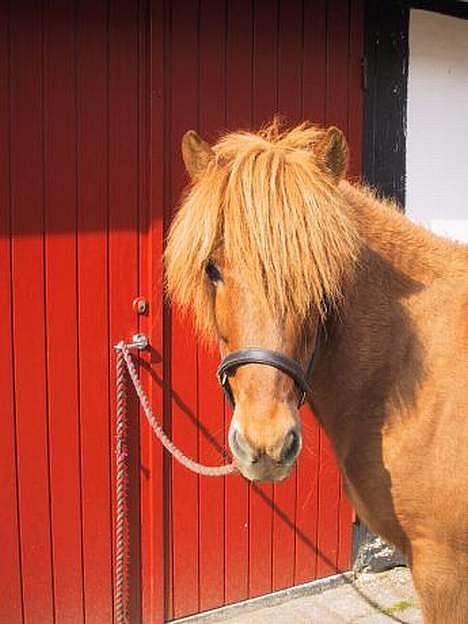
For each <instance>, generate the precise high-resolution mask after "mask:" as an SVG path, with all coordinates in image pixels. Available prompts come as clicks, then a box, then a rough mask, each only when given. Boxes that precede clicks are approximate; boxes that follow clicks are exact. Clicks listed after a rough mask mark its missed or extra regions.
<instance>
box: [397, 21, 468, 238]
mask: <svg viewBox="0 0 468 624" xmlns="http://www.w3.org/2000/svg"><path fill="white" fill-rule="evenodd" d="M406 149H407V152H406V172H407V181H406V208H407V214H408V215H409V216H410V217H411V218H413V219H414V220H416V221H418V222H419V223H424V224H425V225H427V226H428V227H430V228H431V229H432V230H434V231H438V232H439V233H443V234H446V235H449V236H452V237H454V238H458V239H460V240H464V241H466V242H468V20H462V19H459V18H456V17H450V16H446V15H440V14H438V13H432V12H429V11H421V10H416V9H412V10H411V13H410V28H409V74H408V129H407V148H406Z"/></svg>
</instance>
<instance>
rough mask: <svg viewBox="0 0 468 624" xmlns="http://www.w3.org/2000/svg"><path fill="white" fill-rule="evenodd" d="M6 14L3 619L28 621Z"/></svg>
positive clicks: (0, 34) (2, 81)
mask: <svg viewBox="0 0 468 624" xmlns="http://www.w3.org/2000/svg"><path fill="white" fill-rule="evenodd" d="M9 8H10V7H7V10H5V12H4V13H2V15H1V16H0V144H1V145H3V149H2V150H1V152H0V206H1V207H2V208H1V209H0V326H1V327H2V330H3V348H2V350H1V353H0V370H1V371H2V373H1V375H0V404H1V405H2V413H3V418H2V420H1V425H0V483H1V484H2V486H1V487H0V543H1V544H2V565H1V566H0V587H2V600H1V601H0V623H1V624H11V622H18V624H22V622H23V612H22V611H23V604H22V603H23V599H22V587H21V563H20V543H19V518H18V482H17V470H16V461H17V460H16V423H15V403H14V385H15V382H14V377H13V339H12V300H11V297H12V292H11V268H12V267H11V224H10V219H11V210H10V206H11V189H10V150H11V142H10V121H11V111H10V88H11V84H10V15H9Z"/></svg>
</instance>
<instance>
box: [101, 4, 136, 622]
mask: <svg viewBox="0 0 468 624" xmlns="http://www.w3.org/2000/svg"><path fill="white" fill-rule="evenodd" d="M138 71H139V68H138V4H136V3H135V2H133V1H132V0H120V1H117V0H116V1H114V2H112V3H111V5H110V13H109V83H108V88H109V109H108V111H109V113H108V114H109V163H108V172H109V297H110V298H109V310H110V318H109V328H110V339H111V345H113V344H115V343H116V342H117V341H118V340H120V339H121V338H122V337H123V338H126V339H128V338H129V337H131V336H132V335H133V334H134V333H135V332H136V330H137V328H138V319H137V315H136V312H135V311H134V310H133V307H132V302H133V300H134V299H135V297H136V296H137V295H138V287H139V284H138V258H139V249H138V242H139V241H138V228H139V224H138V207H139V189H138V181H139V167H140V162H139V145H138V139H139V132H138V115H139V107H138ZM111 345H109V346H111ZM136 357H137V358H138V354H136ZM114 364H115V360H114V358H113V359H112V366H111V374H110V380H111V386H110V391H111V410H112V411H111V413H112V415H114V414H115V366H114ZM127 405H128V413H127V418H128V446H129V450H128V452H129V457H128V466H129V467H128V471H129V472H128V479H129V484H130V486H129V489H128V496H129V499H128V507H129V514H128V519H129V528H130V538H129V539H130V544H131V545H130V548H131V557H130V560H129V579H130V613H129V617H130V619H133V620H135V621H140V620H141V600H140V598H141V594H140V581H141V576H140V574H141V568H140V499H139V491H140V483H139V478H140V462H139V423H138V409H137V403H136V399H135V394H134V393H133V392H131V391H130V392H128V393H127ZM114 441H115V440H114V436H113V437H112V445H111V451H112V457H114V450H115V449H114ZM113 477H114V474H113ZM113 485H114V484H113ZM112 491H113V493H114V487H113V488H112ZM113 499H114V494H113ZM113 503H114V509H115V500H113ZM114 546H115V545H114Z"/></svg>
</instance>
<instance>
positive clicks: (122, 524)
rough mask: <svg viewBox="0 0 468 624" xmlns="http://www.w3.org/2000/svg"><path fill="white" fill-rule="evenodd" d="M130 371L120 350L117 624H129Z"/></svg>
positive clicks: (116, 495) (116, 427) (116, 568)
mask: <svg viewBox="0 0 468 624" xmlns="http://www.w3.org/2000/svg"><path fill="white" fill-rule="evenodd" d="M126 373H127V371H126V365H125V360H124V358H123V356H122V352H121V351H118V352H117V363H116V388H117V397H116V398H117V401H116V417H115V438H116V440H115V463H116V476H115V499H116V501H115V592H114V619H115V622H116V624H128V622H129V616H128V603H129V600H128V596H129V592H128V560H129V530H128V446H127V374H126Z"/></svg>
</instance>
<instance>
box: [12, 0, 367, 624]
mask: <svg viewBox="0 0 468 624" xmlns="http://www.w3.org/2000/svg"><path fill="white" fill-rule="evenodd" d="M6 4H7V3H4V7H6V8H5V9H2V12H1V14H0V142H1V145H2V149H1V150H0V326H1V327H2V336H3V339H2V343H1V344H2V348H1V349H0V404H1V406H2V408H1V409H2V413H1V419H0V470H1V472H0V482H1V484H2V485H1V487H0V543H1V544H2V560H1V563H0V587H1V588H2V589H1V594H0V624H17V623H18V624H49V623H57V624H62V623H68V622H69V623H70V624H71V623H73V624H78V623H79V622H85V621H86V623H87V624H90V623H91V624H92V623H96V624H98V623H99V624H101V623H102V622H111V621H112V581H113V579H112V574H113V561H112V559H113V552H112V551H113V549H112V509H113V506H114V500H113V494H112V491H113V490H112V485H113V465H112V458H113V450H114V449H113V435H112V414H113V408H114V388H113V384H114V360H113V352H112V348H111V347H112V344H114V343H115V342H117V341H118V340H119V339H120V338H121V337H128V336H130V335H131V334H133V333H134V332H135V331H136V330H137V329H140V330H143V331H145V332H146V333H147V334H148V335H149V336H150V337H151V342H152V347H153V349H152V351H151V352H150V353H147V354H145V355H144V356H143V359H144V360H145V362H146V364H150V365H151V366H143V367H142V368H141V374H142V377H143V380H144V383H145V385H146V387H147V388H148V389H149V390H148V391H149V394H150V398H151V400H152V402H153V405H154V406H155V408H156V410H157V412H158V413H160V414H164V421H165V425H166V428H167V429H168V430H169V431H170V432H171V434H172V436H173V437H174V440H175V441H176V443H177V444H179V445H180V446H181V447H182V448H183V449H184V451H185V452H187V453H188V454H190V455H191V456H193V457H195V458H199V459H200V461H206V462H211V463H217V462H219V461H220V457H221V455H220V452H219V450H218V447H222V446H224V445H225V443H226V441H225V432H226V428H227V424H228V422H229V417H230V415H229V410H228V409H227V408H226V407H225V405H224V400H223V396H222V394H221V392H220V390H219V389H218V387H217V385H216V381H215V377H214V370H215V366H216V361H217V358H216V357H215V356H213V355H209V354H207V353H206V352H205V351H204V350H203V349H202V348H201V347H199V346H198V345H197V342H196V339H195V338H194V336H193V335H192V334H191V333H190V331H189V328H188V327H187V325H186V324H185V323H184V322H183V321H181V320H180V319H178V318H176V317H175V316H174V317H172V318H171V316H170V314H169V313H168V312H167V310H166V311H165V310H164V309H163V289H162V269H161V253H162V245H163V233H164V230H165V228H166V227H167V224H168V222H169V220H170V217H171V214H172V212H173V210H174V206H175V205H176V203H177V198H178V196H179V193H180V190H181V188H182V186H183V184H184V182H185V174H184V172H183V168H182V163H181V159H180V155H179V143H180V138H181V135H182V134H183V132H184V131H185V130H186V129H188V128H192V127H193V128H197V129H199V130H200V132H201V133H202V134H203V135H205V136H206V137H208V138H212V139H213V138H215V137H216V136H217V135H218V134H219V132H221V131H222V130H223V129H224V128H231V129H235V128H239V127H242V128H253V127H257V126H258V125H259V124H261V123H263V122H264V121H267V120H268V119H270V118H271V116H272V114H273V113H275V112H280V113H282V114H284V115H285V116H286V117H287V118H288V119H289V120H291V121H296V120H301V119H303V118H307V119H311V120H313V121H316V122H320V123H327V124H330V123H333V124H336V125H339V126H340V127H341V128H343V129H344V130H345V131H346V132H347V135H348V138H349V141H350V146H351V153H352V171H351V173H352V174H353V175H356V174H358V172H359V163H360V150H361V93H360V59H361V54H362V40H361V38H362V14H361V9H362V7H361V0H350V1H349V2H342V1H341V0H328V2H325V1H324V0H318V1H316V2H313V3H312V2H310V3H309V2H302V1H299V0H288V2H286V0H277V1H273V2H272V1H270V0H269V1H267V0H238V1H234V0H196V1H194V0H175V1H172V2H168V1H167V2H163V0H154V1H153V2H152V3H146V2H143V1H142V2H140V3H136V2H134V1H133V0H127V1H124V0H122V1H120V2H117V1H114V0H112V1H111V2H110V3H108V4H106V3H96V2H91V0H80V2H76V3H73V2H63V1H61V0H55V1H52V0H50V1H49V0H48V1H47V2H44V4H42V5H41V3H38V2H26V0H15V2H13V1H12V0H11V2H10V6H9V7H8V6H6ZM137 295H144V296H146V297H148V298H149V299H150V300H151V307H150V313H149V315H148V316H146V317H140V318H138V317H137V315H136V314H135V312H134V311H133V309H132V305H131V303H132V300H133V298H134V297H135V296H137ZM129 414H130V418H131V424H130V458H129V461H130V471H131V485H132V487H131V501H130V505H131V540H132V560H131V586H132V600H131V612H132V615H133V617H134V618H135V619H134V621H135V622H140V621H142V622H144V624H149V623H150V622H151V623H156V622H162V621H163V620H164V619H173V618H175V617H180V616H183V615H185V614H189V613H194V612H197V611H200V610H205V609H210V608H213V607H217V606H221V605H223V604H226V603H229V602H234V601H238V600H242V599H244V598H247V597H251V596H257V595H259V594H262V593H266V592H270V591H272V590H276V589H280V588H283V587H288V586H291V585H294V584H296V583H302V582H305V581H308V580H311V579H313V578H316V577H318V576H324V575H327V574H331V573H333V572H335V571H336V570H337V569H345V568H347V567H348V564H349V556H350V537H351V534H350V530H351V510H350V508H349V505H348V504H347V503H346V501H345V500H344V498H343V496H342V493H341V484H340V477H339V474H338V472H337V469H336V467H335V463H334V460H333V458H332V455H331V452H330V448H329V445H328V443H327V441H326V439H325V437H324V436H323V435H322V433H321V432H320V431H319V430H318V428H317V426H316V424H315V422H314V420H313V418H312V416H311V415H310V413H309V412H308V411H307V410H304V415H303V416H304V426H305V432H306V433H305V436H306V441H305V448H304V451H303V453H302V457H301V460H300V462H299V466H298V469H297V471H296V472H295V473H294V475H293V476H292V478H290V479H289V480H288V481H287V482H286V483H281V484H279V485H275V486H271V485H257V486H253V485H250V484H248V483H246V482H245V481H244V480H243V479H242V478H241V477H239V476H233V477H228V478H225V479H208V478H199V477H197V476H194V475H192V474H191V473H188V472H187V471H186V470H185V469H184V468H181V467H180V466H178V465H174V464H172V462H171V461H170V460H169V459H168V458H163V455H162V452H161V449H160V447H159V445H158V443H156V442H154V441H153V439H152V437H151V435H150V433H149V432H148V429H147V427H146V425H145V423H144V422H143V421H141V425H140V424H139V418H138V416H139V412H138V408H137V406H136V404H135V403H134V402H133V403H132V405H131V406H130V411H129Z"/></svg>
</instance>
